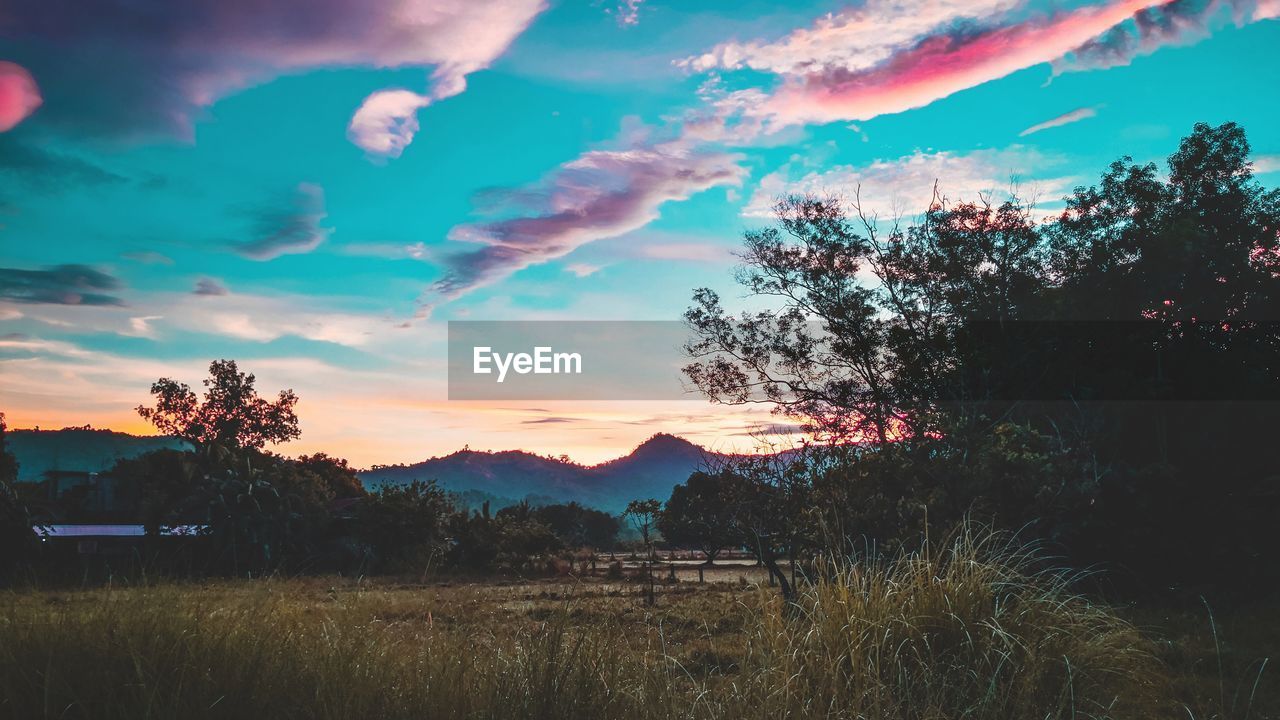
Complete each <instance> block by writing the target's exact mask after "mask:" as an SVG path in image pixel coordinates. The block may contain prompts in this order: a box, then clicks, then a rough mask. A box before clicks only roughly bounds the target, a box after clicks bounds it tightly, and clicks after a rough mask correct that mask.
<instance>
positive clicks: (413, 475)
mask: <svg viewBox="0 0 1280 720" xmlns="http://www.w3.org/2000/svg"><path fill="white" fill-rule="evenodd" d="M5 436H6V441H7V445H8V447H9V449H10V451H12V452H13V453H14V455H15V456H16V457H17V459H18V463H19V475H18V479H19V480H20V481H24V482H32V481H38V480H41V479H42V478H43V476H44V473H45V472H47V471H50V470H71V471H81V472H105V471H108V470H110V469H111V467H112V466H113V465H114V464H115V463H116V461H118V460H121V459H125V458H130V457H136V456H138V455H141V454H143V453H146V452H150V451H152V450H159V449H185V448H187V447H189V446H187V445H186V443H185V442H183V441H182V440H179V439H178V438H174V437H169V436H163V435H131V434H129V433H123V432H118V431H115V430H106V429H94V428H88V427H84V428H63V429H61V430H25V429H15V430H9V431H8V432H7V433H6V434H5ZM725 457H726V456H725V455H724V454H722V453H716V452H712V451H710V450H706V449H705V448H702V447H701V446H699V445H696V444H695V443H692V442H690V441H688V440H685V439H684V438H681V437H678V436H676V435H672V434H670V433H656V434H654V435H652V436H651V437H649V438H648V439H647V440H645V441H644V442H642V443H640V444H639V445H637V446H636V447H635V448H634V449H632V450H631V452H629V453H627V454H626V455H622V456H619V457H616V458H613V459H611V460H606V461H604V462H600V463H597V464H594V465H583V464H580V463H576V462H573V461H571V460H568V459H561V458H554V457H548V456H543V455H538V454H535V453H531V452H528V451H526V450H498V451H483V450H471V449H470V448H463V449H461V450H455V451H454V452H452V453H449V454H448V455H442V456H438V457H431V458H428V459H426V460H422V461H420V462H416V463H410V464H400V465H373V466H371V467H369V468H368V469H365V470H360V471H358V473H357V474H358V475H359V477H360V480H361V482H363V483H364V485H365V487H366V488H369V489H371V490H376V489H378V488H379V487H382V486H384V485H403V484H407V483H409V482H412V481H414V480H422V481H430V480H434V481H436V482H437V483H438V484H439V485H440V486H441V487H442V488H444V489H445V490H448V491H450V492H455V493H464V492H468V491H473V492H474V493H477V494H479V495H489V496H493V497H497V498H509V499H515V500H519V499H523V498H530V497H532V498H536V499H538V500H539V501H543V502H545V501H547V500H555V501H560V502H568V501H577V502H580V503H582V504H584V505H590V506H593V507H597V508H600V509H602V510H610V511H621V510H622V509H623V508H625V507H626V504H627V503H628V502H629V501H631V500H635V499H643V498H650V497H652V498H657V499H659V500H665V499H666V498H667V497H669V496H670V494H671V488H673V487H674V486H675V485H677V484H680V483H683V482H684V481H685V480H686V479H688V477H689V475H690V474H691V473H692V472H694V471H695V470H698V469H700V468H702V467H705V466H707V465H712V464H714V463H715V462H716V461H717V460H720V459H723V458H725Z"/></svg>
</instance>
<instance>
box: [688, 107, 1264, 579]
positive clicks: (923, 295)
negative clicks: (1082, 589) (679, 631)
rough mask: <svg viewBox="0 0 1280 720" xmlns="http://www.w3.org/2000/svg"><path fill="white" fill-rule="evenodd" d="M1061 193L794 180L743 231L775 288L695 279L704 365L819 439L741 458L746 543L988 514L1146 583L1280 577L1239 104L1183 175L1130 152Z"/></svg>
mask: <svg viewBox="0 0 1280 720" xmlns="http://www.w3.org/2000/svg"><path fill="white" fill-rule="evenodd" d="M1066 206H1067V207H1066V210H1064V211H1063V212H1062V213H1061V214H1060V215H1059V216H1057V217H1055V218H1053V219H1052V221H1051V222H1045V223H1038V222H1036V221H1035V219H1034V214H1033V208H1032V207H1031V206H1030V205H1028V204H1026V203H1024V202H1021V201H1020V200H1018V199H1017V198H1014V199H1011V200H1009V201H1006V202H1004V203H1001V204H999V205H993V204H992V203H990V202H980V203H961V204H956V205H952V204H948V203H947V202H946V201H945V199H944V198H942V197H939V198H938V200H937V201H936V202H935V203H934V204H933V206H932V207H930V208H929V209H928V211H927V212H926V213H925V214H924V216H923V217H922V218H921V219H920V221H919V222H918V223H916V224H912V225H909V226H905V227H904V226H902V225H900V224H897V223H894V224H892V225H890V226H888V227H886V226H883V225H881V224H880V223H879V222H878V221H877V219H876V218H874V217H868V216H866V215H865V214H864V213H863V212H862V210H861V206H860V205H859V203H858V199H857V198H856V197H855V198H853V199H852V201H844V200H842V199H840V198H816V197H792V198H784V199H783V200H781V201H780V202H779V204H778V206H777V216H778V227H772V228H766V229H763V230H759V231H752V232H748V233H747V235H746V248H745V253H744V256H743V260H744V267H743V269H742V271H741V273H740V279H741V282H742V284H743V285H744V286H745V287H746V289H747V290H748V292H749V293H751V294H753V295H755V296H758V297H759V298H762V299H764V300H768V301H772V304H773V307H772V308H771V309H766V310H763V311H759V312H756V313H747V314H742V315H739V316H737V317H734V316H732V315H730V314H729V313H728V312H727V311H726V310H725V309H724V308H723V307H722V306H721V304H720V299H719V298H718V297H717V295H716V294H715V293H713V292H712V291H710V290H706V289H703V290H699V291H697V292H696V293H695V295H694V303H695V304H694V306H693V307H692V308H690V309H689V311H688V312H687V314H686V318H687V320H688V321H689V324H690V325H691V327H692V328H693V330H694V332H695V338H694V340H693V341H692V342H690V343H689V346H688V350H689V352H690V354H691V355H692V357H693V362H692V363H691V364H690V365H689V366H688V368H687V369H686V372H687V374H688V375H689V377H690V378H691V379H692V380H693V381H694V382H695V383H696V384H697V385H698V387H699V388H700V389H701V390H702V391H703V392H704V393H705V394H706V395H707V396H708V397H710V398H711V399H713V400H715V401H718V402H722V403H730V404H746V403H764V404H767V405H770V406H773V407H774V408H775V410H776V411H777V412H778V413H780V414H783V415H785V416H788V417H798V418H801V419H803V420H804V421H805V422H806V424H807V427H808V429H809V430H810V431H811V432H812V433H813V434H814V436H815V437H816V439H817V440H818V445H819V447H815V448H812V449H810V450H809V451H807V452H803V453H799V454H796V455H795V456H794V457H793V458H792V462H784V463H773V466H772V467H763V466H762V465H761V464H760V463H759V462H757V461H755V460H748V461H745V462H744V467H743V468H742V470H741V471H738V472H737V473H736V474H738V475H740V476H742V477H743V478H744V480H745V481H746V482H747V484H748V485H756V486H758V492H757V493H756V495H757V498H756V499H757V501H758V502H757V503H756V504H755V505H753V504H752V503H749V502H748V503H740V505H741V508H742V513H743V518H742V520H741V521H740V522H739V523H738V525H739V526H740V530H741V531H742V532H740V533H739V535H740V536H741V537H742V538H743V539H744V540H748V541H750V542H747V543H746V544H747V545H748V547H750V546H751V544H753V543H754V544H756V545H757V546H758V547H760V550H761V552H762V553H763V555H764V556H768V555H775V554H778V553H779V552H781V553H784V554H794V553H801V554H805V553H812V552H815V551H816V552H829V551H837V552H842V551H844V550H846V549H847V548H848V547H849V546H850V545H855V546H856V545H858V544H863V543H877V544H884V543H890V544H894V543H904V542H905V543H912V542H915V541H916V539H917V538H919V536H920V530H921V529H922V528H923V526H924V524H925V518H926V517H927V518H928V520H929V522H930V523H931V524H932V525H933V526H934V527H935V528H946V527H950V526H952V525H954V524H955V523H957V522H959V521H960V519H961V518H962V517H964V516H966V515H969V514H976V515H978V516H980V517H982V518H983V519H984V520H986V521H988V522H993V523H996V524H997V525H999V526H1001V527H1005V528H1014V529H1016V528H1022V529H1024V532H1027V533H1030V534H1033V535H1034V536H1036V537H1039V538H1042V539H1044V540H1046V541H1049V542H1052V543H1053V545H1054V547H1055V551H1057V552H1061V553H1063V554H1065V555H1066V557H1067V558H1068V559H1069V560H1070V561H1071V562H1072V563H1073V564H1075V565H1076V566H1078V567H1092V566H1097V565H1101V566H1104V567H1106V568H1108V569H1109V570H1111V571H1113V577H1114V578H1116V579H1123V580H1126V581H1128V582H1130V583H1132V584H1134V585H1135V586H1137V587H1138V588H1145V589H1153V588H1160V587H1167V586H1169V585H1171V584H1172V585H1179V586H1184V587H1197V586H1205V585H1211V586H1223V585H1227V584H1233V585H1235V586H1237V587H1241V588H1246V587H1247V588H1250V589H1254V590H1256V589H1257V588H1259V587H1268V588H1276V587H1280V571H1278V568H1280V565H1278V564H1277V563H1274V562H1271V561H1270V559H1271V558H1274V557H1275V556H1276V554H1277V552H1280V535H1277V534H1276V533H1275V532H1273V531H1272V530H1271V528H1270V526H1269V523H1268V522H1267V521H1266V520H1265V518H1267V517H1272V516H1274V514H1275V513H1276V512H1277V511H1280V504H1278V503H1280V492H1277V483H1278V482H1280V478H1278V477H1277V475H1276V474H1275V471H1274V460H1273V458H1272V457H1271V453H1270V452H1269V447H1270V441H1269V435H1270V433H1271V430H1270V428H1273V427H1276V426H1277V425H1278V424H1280V403H1278V402H1275V401H1276V400H1277V399H1280V334H1278V333H1277V332H1276V327H1277V326H1276V324H1275V319H1276V318H1278V317H1280V312H1278V311H1280V239H1278V236H1277V228H1280V190H1266V189H1264V188H1263V187H1261V186H1260V185H1259V184H1258V183H1257V182H1256V181H1255V180H1254V179H1253V176H1252V172H1251V165H1250V162H1249V144H1248V142H1247V140H1246V138H1245V134H1244V131H1243V130H1242V129H1241V128H1240V127H1239V126H1237V125H1234V124H1232V123H1227V124H1224V125H1221V126H1218V127H1211V126H1208V125H1204V124H1200V125H1197V126H1196V127H1195V129H1194V130H1193V132H1192V134H1191V135H1190V136H1189V137H1187V138H1185V139H1184V140H1183V142H1182V144H1181V146H1180V147H1179V149H1178V151H1177V152H1175V153H1174V154H1173V155H1171V156H1170V158H1169V161H1168V176H1167V179H1162V178H1161V177H1160V174H1159V172H1158V170H1157V168H1156V166H1155V165H1154V164H1146V165H1140V164H1136V163H1134V162H1133V161H1132V160H1130V159H1128V158H1125V159H1123V160H1120V161H1117V162H1116V163H1113V164H1112V165H1111V167H1110V168H1109V169H1108V170H1107V171H1106V172H1105V173H1104V174H1103V176H1102V179H1101V182H1100V184H1099V185H1096V186H1092V187H1080V188H1077V189H1076V191H1075V192H1074V193H1073V194H1072V195H1071V196H1070V197H1068V198H1067V199H1066ZM868 276H871V277H874V282H869V281H867V280H866V279H865V278H867V277H868ZM850 443H857V446H856V447H855V446H852V445H851V444H850ZM727 470H728V471H729V472H734V471H733V470H732V469H727ZM759 503H764V505H760V504H759ZM777 513H785V515H786V517H785V518H775V517H771V514H777ZM777 543H781V545H782V547H780V548H779V547H768V546H767V545H769V544H777ZM784 591H785V587H784Z"/></svg>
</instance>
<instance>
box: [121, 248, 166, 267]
mask: <svg viewBox="0 0 1280 720" xmlns="http://www.w3.org/2000/svg"><path fill="white" fill-rule="evenodd" d="M120 257H122V258H124V259H125V260H132V261H133V262H136V263H142V264H143V265H172V264H173V258H171V257H169V256H168V255H165V254H163V253H158V252H156V251H154V250H139V251H135V252H127V253H125V254H123V255H121V256H120Z"/></svg>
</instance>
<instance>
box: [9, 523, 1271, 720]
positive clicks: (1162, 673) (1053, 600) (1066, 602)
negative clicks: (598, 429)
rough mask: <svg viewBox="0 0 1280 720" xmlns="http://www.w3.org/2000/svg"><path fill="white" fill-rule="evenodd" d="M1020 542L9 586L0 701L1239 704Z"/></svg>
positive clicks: (1086, 714) (864, 711)
mask: <svg viewBox="0 0 1280 720" xmlns="http://www.w3.org/2000/svg"><path fill="white" fill-rule="evenodd" d="M1026 561H1027V558H1026V557H1025V556H1023V555H1020V554H1018V553H1017V552H1012V551H1009V550H1008V549H1005V548H998V547H993V546H992V545H990V544H989V543H987V542H983V541H976V540H974V539H972V538H969V537H961V538H959V539H958V540H957V541H956V542H955V543H954V544H952V545H950V546H948V547H946V548H944V549H943V550H941V551H938V552H936V553H934V554H921V555H914V556H907V557H903V558H899V559H898V560H896V561H894V562H890V563H883V564H865V565H858V566H853V567H841V568H834V567H833V568H826V569H822V572H821V575H822V578H821V579H820V580H818V581H817V582H815V583H813V584H812V585H810V586H807V588H806V589H805V591H804V593H803V594H802V596H801V597H800V598H799V599H798V601H797V603H796V605H794V606H784V605H783V604H782V603H780V602H779V601H778V600H777V599H776V598H775V597H774V596H773V595H772V594H771V593H770V592H769V591H768V589H760V588H755V587H751V586H742V587H740V586H737V585H730V584H726V585H717V586H693V585H681V586H675V587H673V588H669V589H668V590H667V591H666V592H665V593H664V594H663V595H662V596H661V599H660V603H659V606H658V607H657V608H656V609H647V608H645V607H644V606H642V605H640V604H639V602H638V599H637V598H635V597H634V596H631V595H629V594H628V592H627V591H625V590H624V589H621V588H619V587H616V586H607V585H599V584H586V585H577V586H574V585H558V586H557V585H537V584H533V585H527V584H526V585H510V586H502V585H465V586H458V587H438V586H437V587H420V586H394V585H386V584H383V585H369V584H362V583H341V584H333V583H325V582H322V581H319V580H315V579H312V580H294V581H266V582H257V583H248V582H223V583H214V584H208V585H194V584H193V585H165V586H158V587H137V588H114V589H98V590H91V591H84V592H74V593H35V592H27V593H16V594H8V595H6V596H3V597H2V598H0V717H13V718H41V717H44V718H55V717H56V718H177V717H181V718H184V720H186V719H191V720H195V719H197V718H241V719H243V718H410V717H413V718H422V717H431V718H455V717H456V718H462V717H467V718H473V717H474V718H593V719H594V718H601V719H607V718H680V717H688V718H781V717H789V718H819V717H834V718H874V719H877V720H878V719H880V718H887V719H893V718H904V719H906V718H911V719H916V718H918V719H921V720H924V719H933V718H939V719H941V718H962V717H963V718H975V719H977V720H985V719H988V718H990V719H995V718H1037V719H1039V718H1135V717H1189V716H1190V717H1196V718H1208V717H1214V716H1218V717H1227V716H1228V714H1229V713H1228V712H1227V711H1225V710H1223V708H1225V705H1224V704H1222V703H1218V704H1217V705H1216V706H1214V705H1210V706H1208V707H1206V708H1201V707H1190V708H1188V707H1183V705H1184V704H1185V703H1181V702H1180V700H1179V699H1178V698H1176V697H1174V696H1175V695H1176V692H1175V691H1176V688H1177V686H1178V681H1177V679H1176V678H1173V679H1171V677H1170V673H1169V668H1170V666H1171V663H1170V662H1167V661H1165V660H1163V659H1162V658H1161V657H1158V656H1161V655H1168V647H1166V646H1164V645H1161V644H1159V643H1156V642H1153V641H1152V640H1149V639H1148V638H1147V636H1145V635H1144V634H1143V633H1140V632H1139V631H1138V630H1136V629H1135V628H1134V627H1133V626H1132V625H1130V624H1129V623H1127V622H1125V621H1124V620H1122V619H1121V618H1120V617H1118V616H1117V615H1116V614H1115V613H1114V612H1112V611H1111V610H1109V609H1107V608H1104V607H1100V606H1097V605H1094V604H1091V603H1089V602H1088V601H1086V600H1085V599H1083V598H1080V597H1076V596H1074V595H1072V594H1070V593H1069V592H1068V591H1067V589H1066V587H1065V585H1064V581H1063V579H1062V578H1061V576H1058V575H1054V574H1043V573H1042V574H1035V573H1032V572H1031V571H1030V570H1029V565H1028V564H1027V562H1026ZM1199 686H1200V684H1197V685H1196V687H1199ZM1219 699H1220V698H1219ZM1251 711H1252V709H1251ZM1233 717H1245V714H1243V713H1240V714H1236V715H1233ZM1253 717H1265V715H1262V714H1259V713H1257V712H1254V714H1253Z"/></svg>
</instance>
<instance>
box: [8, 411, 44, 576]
mask: <svg viewBox="0 0 1280 720" xmlns="http://www.w3.org/2000/svg"><path fill="white" fill-rule="evenodd" d="M6 430H7V426H6V425H5V416H4V413H0V580H3V579H4V578H5V577H6V576H7V575H8V574H9V573H10V572H12V571H14V570H16V569H18V568H19V567H21V566H23V565H25V564H26V563H28V562H29V561H30V560H31V556H32V553H33V552H34V550H35V545H36V542H37V540H38V538H37V535H36V530H35V526H34V523H33V521H32V517H31V513H30V512H29V511H28V510H27V506H26V504H25V503H24V502H23V501H22V498H21V497H19V495H18V492H17V489H16V487H15V485H16V483H17V482H18V460H17V458H16V457H14V455H13V453H11V452H9V449H8V447H7V446H6V445H5V431H6Z"/></svg>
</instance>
